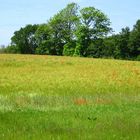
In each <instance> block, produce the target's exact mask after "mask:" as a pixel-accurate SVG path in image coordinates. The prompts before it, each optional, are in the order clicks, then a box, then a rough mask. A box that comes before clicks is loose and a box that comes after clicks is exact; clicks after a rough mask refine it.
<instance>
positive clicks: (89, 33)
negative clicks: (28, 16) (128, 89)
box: [0, 3, 140, 60]
mask: <svg viewBox="0 0 140 140" xmlns="http://www.w3.org/2000/svg"><path fill="white" fill-rule="evenodd" d="M111 32H112V29H111V27H110V20H109V19H108V17H107V16H106V15H105V14H104V13H103V12H102V11H100V10H98V9H96V8H95V7H84V8H82V9H80V7H79V6H78V5H77V4H76V3H70V4H68V5H67V6H66V7H65V8H64V9H62V10H60V11H59V12H58V13H57V14H56V15H54V16H53V17H52V18H51V19H50V20H49V21H48V22H47V23H45V24H40V25H27V26H26V27H24V28H21V29H20V30H19V31H16V32H15V33H14V36H13V37H12V38H11V46H9V47H8V48H6V49H1V50H0V52H1V53H6V52H8V53H22V54H47V55H66V56H83V57H96V58H99V57H106V58H116V59H132V60H135V59H137V56H138V55H139V54H140V20H138V21H137V23H136V25H135V26H134V28H133V30H132V31H130V29H129V28H128V27H126V28H123V29H122V31H121V32H120V33H118V34H115V35H114V34H113V35H111V34H110V36H107V35H108V34H109V33H111Z"/></svg>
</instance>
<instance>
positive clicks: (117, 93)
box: [0, 54, 140, 140]
mask: <svg viewBox="0 0 140 140" xmlns="http://www.w3.org/2000/svg"><path fill="white" fill-rule="evenodd" d="M139 108H140V62H136V61H121V60H109V59H92V58H79V57H59V56H39V55H10V54H9V55H8V54H1V55H0V139H1V140H2V139H4V140H6V139H7V140H8V139H11V138H12V139H13V140H14V139H18V140H20V139H21V140H22V139H37V140H38V139H46V138H47V139H76V140H77V139H83V140H85V139H98V140H99V139H136V140H137V139H139V137H140V133H139V132H140V109H139Z"/></svg>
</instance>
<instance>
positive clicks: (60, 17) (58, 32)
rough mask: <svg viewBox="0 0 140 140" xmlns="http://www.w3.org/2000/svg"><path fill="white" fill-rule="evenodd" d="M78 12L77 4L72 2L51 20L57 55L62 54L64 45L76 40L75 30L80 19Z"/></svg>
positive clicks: (50, 24)
mask: <svg viewBox="0 0 140 140" xmlns="http://www.w3.org/2000/svg"><path fill="white" fill-rule="evenodd" d="M77 13H78V6H77V4H76V3H71V4H68V5H67V7H66V8H64V9H63V10H61V11H60V12H59V13H58V14H56V15H55V16H54V17H53V18H52V19H50V21H49V26H50V27H51V29H52V39H53V42H54V46H55V47H56V52H57V55H62V53H63V46H64V45H65V44H67V43H70V42H73V40H74V31H75V30H76V25H77V24H78V20H79V18H78V16H77ZM70 49H71V48H70Z"/></svg>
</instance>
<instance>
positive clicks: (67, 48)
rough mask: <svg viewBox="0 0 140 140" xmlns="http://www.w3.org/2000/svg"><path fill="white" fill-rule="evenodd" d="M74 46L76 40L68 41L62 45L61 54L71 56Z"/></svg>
mask: <svg viewBox="0 0 140 140" xmlns="http://www.w3.org/2000/svg"><path fill="white" fill-rule="evenodd" d="M75 47H76V42H74V41H73V42H68V43H67V44H65V45H64V49H63V55H65V56H73V55H74V51H75Z"/></svg>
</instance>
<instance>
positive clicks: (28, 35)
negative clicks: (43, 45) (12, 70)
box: [11, 25, 38, 54]
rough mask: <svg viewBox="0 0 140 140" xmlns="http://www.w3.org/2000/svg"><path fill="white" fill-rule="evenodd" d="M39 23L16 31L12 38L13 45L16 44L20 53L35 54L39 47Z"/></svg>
mask: <svg viewBox="0 0 140 140" xmlns="http://www.w3.org/2000/svg"><path fill="white" fill-rule="evenodd" d="M37 28H38V25H27V26H26V27H24V28H21V29H20V30H19V31H16V32H15V33H14V36H13V37H12V38H11V40H12V43H11V44H12V46H16V47H17V48H18V50H19V52H20V53H23V54H34V53H35V49H36V48H37V44H36V40H35V32H36V30H37Z"/></svg>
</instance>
